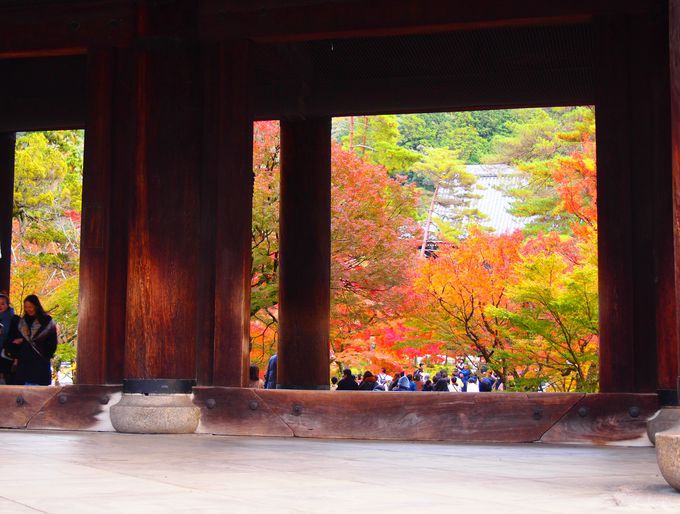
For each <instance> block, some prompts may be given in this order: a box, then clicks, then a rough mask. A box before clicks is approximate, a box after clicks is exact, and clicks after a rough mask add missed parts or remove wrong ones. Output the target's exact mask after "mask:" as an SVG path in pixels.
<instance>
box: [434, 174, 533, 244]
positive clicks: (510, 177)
mask: <svg viewBox="0 0 680 514" xmlns="http://www.w3.org/2000/svg"><path fill="white" fill-rule="evenodd" d="M466 169H467V171H468V172H469V173H472V174H473V175H475V176H476V177H477V182H476V184H475V185H474V187H473V194H474V196H475V197H474V198H473V199H472V201H471V203H470V206H469V208H470V209H475V210H477V211H478V212H479V213H480V214H482V215H483V219H482V220H481V221H480V225H482V226H484V227H487V228H489V229H491V230H492V231H493V232H494V233H496V234H507V233H509V232H513V231H515V230H520V229H522V228H524V226H525V225H526V221H527V220H526V219H522V218H517V217H515V216H513V215H512V214H510V206H511V203H512V200H513V198H512V197H510V196H509V195H508V194H507V190H508V189H510V188H513V187H519V186H521V180H522V178H521V177H520V176H519V174H518V171H517V170H516V169H515V168H513V167H512V166H508V165H507V164H468V165H467V166H466ZM457 194H460V192H457V191H450V190H442V191H440V194H439V198H440V200H441V201H440V202H438V203H439V205H438V206H437V207H436V208H435V214H436V215H437V216H438V217H440V218H442V219H444V220H447V219H449V220H450V219H451V218H452V216H448V215H447V214H448V212H450V211H451V210H454V209H456V207H453V205H455V201H454V200H453V199H454V198H455V196H456V195H457ZM447 198H448V199H450V201H447ZM433 225H434V224H433ZM430 231H431V236H430V237H429V239H430V241H432V242H433V243H435V244H436V243H437V242H438V241H437V240H438V239H439V237H438V235H437V228H436V226H432V227H430Z"/></svg>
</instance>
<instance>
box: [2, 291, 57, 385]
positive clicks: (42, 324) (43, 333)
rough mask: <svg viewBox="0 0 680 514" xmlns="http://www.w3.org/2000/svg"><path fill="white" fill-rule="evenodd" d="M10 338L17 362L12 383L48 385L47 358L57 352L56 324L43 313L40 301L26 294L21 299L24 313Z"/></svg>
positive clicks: (48, 362)
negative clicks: (24, 297)
mask: <svg viewBox="0 0 680 514" xmlns="http://www.w3.org/2000/svg"><path fill="white" fill-rule="evenodd" d="M10 337H12V338H13V339H12V346H13V347H14V348H13V349H12V354H13V355H16V357H17V359H18V361H19V363H18V365H17V370H16V375H15V377H14V383H16V384H18V385H50V384H51V383H52V365H51V362H50V360H51V359H52V357H53V356H54V352H56V351H57V326H56V324H55V323H54V320H53V319H52V318H51V317H50V316H49V315H48V314H47V313H46V312H45V309H43V307H42V305H41V304H40V300H39V299H38V297H37V296H35V295H29V296H27V297H26V299H25V300H24V316H23V317H22V318H21V320H20V321H19V324H18V326H17V329H16V333H15V334H14V335H13V336H10Z"/></svg>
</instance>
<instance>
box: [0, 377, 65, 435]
mask: <svg viewBox="0 0 680 514" xmlns="http://www.w3.org/2000/svg"><path fill="white" fill-rule="evenodd" d="M59 391H61V387H29V386H0V428H26V426H27V425H28V422H29V421H30V420H31V418H33V416H35V415H36V414H37V413H38V412H39V411H40V409H42V408H43V406H44V405H45V404H46V403H47V402H48V401H49V400H50V399H51V398H53V397H54V396H55V395H56V394H57V393H59Z"/></svg>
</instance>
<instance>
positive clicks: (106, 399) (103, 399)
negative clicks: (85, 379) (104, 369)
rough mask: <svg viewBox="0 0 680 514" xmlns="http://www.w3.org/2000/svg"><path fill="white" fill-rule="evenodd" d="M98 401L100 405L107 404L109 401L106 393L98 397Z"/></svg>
mask: <svg viewBox="0 0 680 514" xmlns="http://www.w3.org/2000/svg"><path fill="white" fill-rule="evenodd" d="M99 403H100V404H102V405H107V404H108V403H109V397H108V396H107V395H104V396H102V397H100V398H99Z"/></svg>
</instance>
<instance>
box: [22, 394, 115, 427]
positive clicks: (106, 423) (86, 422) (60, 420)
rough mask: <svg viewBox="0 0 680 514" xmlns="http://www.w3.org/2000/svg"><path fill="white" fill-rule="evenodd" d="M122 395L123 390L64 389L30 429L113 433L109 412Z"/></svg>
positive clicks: (53, 397) (47, 405) (43, 409)
mask: <svg viewBox="0 0 680 514" xmlns="http://www.w3.org/2000/svg"><path fill="white" fill-rule="evenodd" d="M121 394H122V387H121V386H90V385H87V386H85V385H76V386H63V387H62V388H61V389H60V390H59V391H58V392H57V393H56V394H54V395H52V396H51V397H50V399H49V400H48V401H47V402H45V404H44V405H43V406H42V408H41V409H40V411H39V412H38V413H36V414H35V416H33V417H32V418H31V419H30V421H29V422H28V428H29V429H32V430H91V431H97V432H113V431H114V428H113V425H112V424H111V420H110V417H109V409H110V408H111V405H115V404H116V403H117V402H118V401H119V400H120V398H121Z"/></svg>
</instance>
